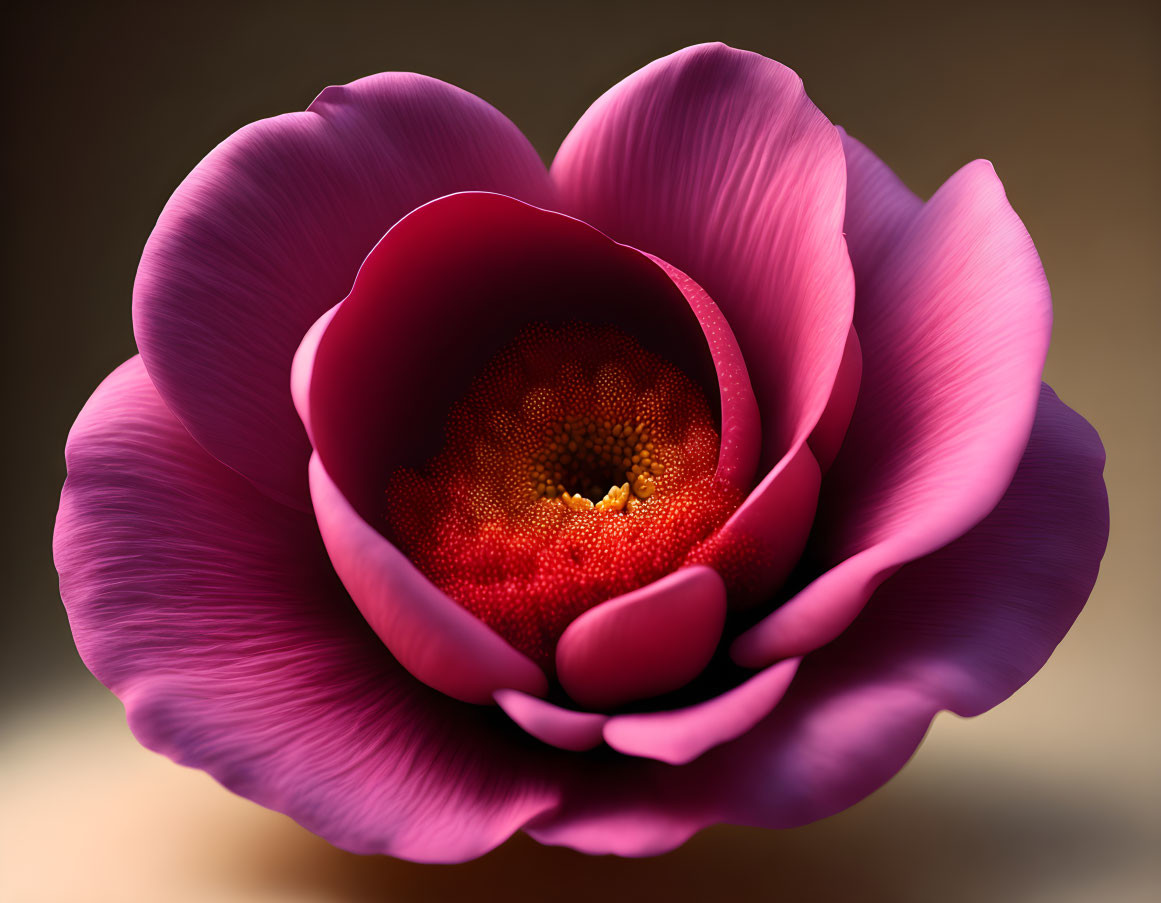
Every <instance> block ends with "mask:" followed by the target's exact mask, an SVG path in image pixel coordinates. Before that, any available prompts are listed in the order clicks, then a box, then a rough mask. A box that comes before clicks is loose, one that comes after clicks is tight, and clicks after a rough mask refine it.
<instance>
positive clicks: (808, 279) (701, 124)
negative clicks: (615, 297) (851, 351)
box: [551, 44, 854, 470]
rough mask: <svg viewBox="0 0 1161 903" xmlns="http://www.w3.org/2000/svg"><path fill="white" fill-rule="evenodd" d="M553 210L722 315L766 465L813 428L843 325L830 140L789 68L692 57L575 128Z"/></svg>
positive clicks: (748, 56)
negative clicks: (754, 409)
mask: <svg viewBox="0 0 1161 903" xmlns="http://www.w3.org/2000/svg"><path fill="white" fill-rule="evenodd" d="M551 173H552V178H553V181H554V182H555V183H556V184H557V186H558V187H559V190H560V196H561V200H562V203H563V205H564V207H563V209H564V210H566V211H567V212H570V213H574V214H575V215H577V216H579V217H580V218H581V219H584V220H585V221H586V222H590V223H592V224H593V225H595V226H597V227H598V228H600V229H602V230H603V231H605V232H607V233H608V234H609V235H611V236H612V237H613V238H615V239H616V240H618V241H623V242H626V243H627V244H630V245H632V246H634V247H636V248H640V249H642V250H643V251H646V252H648V253H650V254H656V255H657V256H658V257H661V258H662V259H664V260H666V261H668V262H669V263H671V264H673V265H674V266H675V267H678V268H679V269H680V270H682V271H683V272H685V273H688V274H689V276H690V277H691V278H692V279H694V280H695V281H696V282H697V283H698V284H699V285H701V286H702V287H703V288H704V289H705V290H706V291H707V292H709V294H710V296H711V297H712V298H713V299H714V301H715V302H716V303H717V305H718V306H719V307H720V308H721V310H722V312H723V313H724V314H725V316H726V319H727V320H728V321H729V323H730V326H731V327H732V329H733V331H734V334H735V335H736V336H737V338H738V343H739V344H740V345H741V348H742V352H743V354H744V357H745V360H746V364H747V367H748V368H749V371H750V374H749V375H750V380H751V382H752V384H753V387H754V393H755V395H756V397H757V400H758V405H759V409H760V410H761V414H762V430H763V442H762V460H761V468H762V469H763V470H768V469H770V468H771V467H773V466H774V465H775V463H776V462H777V461H779V460H780V459H781V458H782V457H783V456H784V455H786V454H787V453H789V452H791V451H792V450H793V449H794V448H795V447H796V446H797V445H798V444H799V443H801V442H804V441H805V440H806V438H807V436H808V435H809V434H810V432H811V430H813V429H814V427H815V424H816V423H817V422H818V420H819V417H820V416H821V415H822V412H823V409H824V407H825V406H826V403H827V400H828V398H829V397H830V394H831V387H832V386H833V385H834V382H835V376H836V374H837V373H838V369H839V363H840V361H841V359H842V355H843V347H844V345H845V343H846V340H847V334H848V332H849V329H850V325H851V313H852V307H853V303H854V281H853V278H852V275H851V266H850V261H849V259H848V257H847V253H846V246H845V243H844V241H843V235H842V221H843V210H844V206H845V203H844V193H845V187H846V174H845V164H844V160H843V153H842V145H841V142H840V139H839V133H838V131H837V130H836V129H835V127H834V126H832V125H831V124H830V123H829V122H828V121H827V120H826V118H825V117H824V116H823V115H822V114H821V113H820V112H819V111H818V109H817V108H816V107H815V106H814V104H812V103H811V102H810V99H809V98H808V97H807V96H806V94H805V92H804V91H803V89H802V81H801V79H799V78H798V76H797V75H795V74H794V73H793V72H792V71H791V70H789V69H787V68H786V67H785V66H782V65H780V64H778V63H776V62H774V61H772V60H768V59H765V58H764V57H761V56H759V55H757V54H754V53H747V52H744V51H740V50H734V49H732V48H730V47H726V46H725V45H722V44H703V45H699V46H696V47H690V48H687V49H685V50H681V51H678V52H677V53H674V54H672V55H670V56H667V57H665V58H663V59H660V60H657V61H656V62H654V63H651V64H649V65H648V66H646V67H645V68H644V69H642V70H640V71H639V72H637V73H635V74H633V75H631V76H629V78H627V79H625V80H624V81H622V82H621V83H620V84H618V85H616V86H615V87H613V88H612V89H610V90H609V91H608V92H607V93H606V94H605V95H604V96H603V97H601V98H600V99H599V100H597V102H596V103H594V104H593V105H592V107H590V109H589V110H588V111H587V112H586V113H585V114H584V116H582V117H581V119H580V121H579V122H578V123H577V125H576V126H575V127H574V128H573V130H572V132H571V133H570V134H569V135H568V137H567V138H566V139H565V141H564V143H563V144H562V145H561V148H560V151H559V152H558V153H557V155H556V159H555V160H554V161H553V164H552V169H551Z"/></svg>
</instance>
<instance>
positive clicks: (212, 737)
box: [54, 358, 559, 861]
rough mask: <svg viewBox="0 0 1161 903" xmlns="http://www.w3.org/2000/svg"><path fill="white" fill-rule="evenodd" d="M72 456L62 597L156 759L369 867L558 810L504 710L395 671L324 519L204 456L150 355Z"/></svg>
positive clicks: (104, 395)
mask: <svg viewBox="0 0 1161 903" xmlns="http://www.w3.org/2000/svg"><path fill="white" fill-rule="evenodd" d="M66 459H67V463H68V479H67V480H66V482H65V487H64V491H63V493H62V495H61V508H60V512H59V514H58V517H57V525H56V533H55V536H54V555H55V558H56V563H57V568H58V569H59V571H60V575H61V595H62V597H63V599H64V603H65V607H66V609H67V610H68V615H69V621H70V624H71V626H72V629H73V634H74V637H75V639H76V643H77V648H78V649H79V650H80V653H81V656H82V657H83V659H84V661H85V663H86V665H88V667H89V668H90V669H91V670H92V671H93V673H94V674H95V675H96V676H97V677H98V678H99V679H100V680H101V681H102V682H103V683H105V684H106V685H107V686H108V687H109V688H110V689H111V690H113V692H115V693H116V694H117V695H118V696H119V697H120V698H121V699H122V701H123V702H124V703H125V707H126V712H127V714H128V718H129V723H130V726H131V728H132V729H133V732H134V733H135V734H136V735H137V737H138V739H139V740H140V741H141V742H142V743H143V744H145V745H146V746H148V747H149V748H151V749H154V750H156V751H158V752H161V753H163V754H165V755H167V756H169V757H170V758H172V759H174V760H175V761H177V762H180V763H182V764H184V765H189V766H191V767H195V768H201V769H204V770H206V771H208V772H209V773H210V774H211V775H212V776H213V777H215V778H216V779H217V780H218V781H220V782H221V783H222V784H224V785H225V786H226V787H228V788H229V789H231V790H233V791H234V792H236V793H239V794H241V795H243V796H246V797H248V798H250V799H252V800H254V801H256V802H258V803H260V804H262V805H264V806H268V807H270V808H273V809H276V810H278V811H281V812H284V813H286V814H287V815H289V816H291V817H292V818H294V819H295V820H296V821H298V822H299V823H301V824H302V825H304V826H305V827H306V828H308V829H309V830H311V831H314V832H315V833H317V834H319V835H321V836H323V837H324V838H326V839H327V840H329V841H330V842H331V843H334V844H336V845H337V846H340V847H343V848H345V849H349V850H353V851H356V852H359V853H388V854H391V855H395V856H403V857H407V858H411V859H419V860H427V861H458V860H462V859H468V858H471V857H474V856H478V855H481V854H482V853H484V852H487V851H488V850H489V849H491V848H492V847H494V846H496V845H497V844H499V843H501V842H502V841H503V840H504V839H505V838H507V837H508V836H509V835H510V834H511V833H512V832H513V831H515V830H517V829H519V828H520V827H521V826H522V825H523V824H524V823H525V821H527V820H528V819H529V818H531V817H533V816H535V815H536V814H538V813H542V812H544V811H547V810H549V809H551V808H552V807H553V806H554V805H555V804H556V803H557V802H558V800H559V790H558V789H557V787H556V784H555V780H554V779H553V778H552V777H550V775H549V773H548V772H547V771H546V770H545V768H544V767H543V766H544V762H543V760H542V759H537V758H536V757H534V756H532V755H531V754H530V753H529V751H528V750H526V749H524V748H523V747H521V746H520V745H519V744H511V743H509V742H506V741H505V740H504V738H503V736H502V735H501V733H498V732H497V731H496V724H495V721H494V717H495V716H494V715H493V714H492V713H491V712H489V711H485V710H480V709H475V708H473V707H469V706H464V705H463V704H462V703H457V702H455V701H453V700H450V699H448V698H447V697H445V696H442V695H441V694H438V693H435V692H434V691H432V690H430V689H428V688H427V687H425V686H423V685H422V684H421V683H419V682H418V681H416V680H415V679H414V678H412V677H411V676H410V675H409V674H407V672H406V671H404V670H403V668H401V667H400V666H399V664H398V663H397V662H395V661H394V660H393V659H392V658H391V656H390V655H388V654H387V652H386V650H385V649H384V648H383V645H382V643H381V642H380V641H379V640H378V638H377V637H375V635H374V634H373V633H371V631H370V630H369V629H368V628H367V625H366V624H365V622H364V621H363V619H362V618H361V617H360V616H359V613H358V611H357V610H356V609H355V607H354V606H353V605H352V604H351V602H350V600H349V599H348V598H347V597H346V594H345V593H344V592H343V589H342V587H341V586H340V585H339V583H338V581H337V580H336V579H335V577H334V573H333V572H332V571H331V569H330V567H329V564H328V562H327V561H326V555H325V553H324V551H323V548H322V543H321V541H320V540H319V537H318V532H317V528H316V526H315V524H314V521H313V518H311V517H310V516H309V515H305V514H303V513H301V512H297V511H294V510H291V509H289V508H287V507H284V506H282V505H280V504H278V503H277V502H274V501H272V500H271V499H270V498H269V497H267V496H265V495H263V494H262V493H260V492H258V491H256V490H255V488H254V487H253V486H252V485H251V484H250V483H248V482H247V481H246V480H244V479H243V478H242V477H240V476H239V475H238V474H236V473H234V472H233V471H231V470H229V469H228V468H226V467H224V466H222V465H221V464H220V463H219V462H218V461H216V460H214V459H213V458H211V457H210V456H209V455H208V454H206V453H205V451H203V450H202V448H201V447H200V446H199V445H198V444H197V443H196V442H195V441H194V440H193V439H192V438H191V437H190V435H189V434H188V433H187V432H186V431H185V429H184V428H183V427H182V426H181V424H179V423H178V422H177V420H176V419H175V418H174V417H173V415H172V414H171V413H170V412H169V410H168V409H167V407H166V405H165V404H164V402H163V401H162V400H161V398H160V397H159V396H158V394H157V392H156V390H155V389H154V387H153V385H152V383H151V382H150V381H149V378H148V376H147V375H146V373H145V368H144V366H143V365H142V362H141V360H140V358H134V359H132V360H130V361H129V362H128V363H126V364H125V365H123V366H122V367H120V368H119V369H118V370H116V371H115V372H114V373H113V374H112V375H111V376H109V378H108V379H106V380H105V382H104V383H103V384H102V385H101V387H100V388H99V389H98V390H97V391H96V393H94V395H93V397H92V398H91V399H90V400H89V402H88V404H87V405H86V406H85V408H84V410H83V411H82V412H81V414H80V416H79V417H78V419H77V422H76V424H75V426H74V427H73V430H72V432H71V433H70V435H69V443H68V448H67V451H66Z"/></svg>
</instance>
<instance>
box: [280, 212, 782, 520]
mask: <svg viewBox="0 0 1161 903" xmlns="http://www.w3.org/2000/svg"><path fill="white" fill-rule="evenodd" d="M325 317H326V318H327V322H320V323H318V324H316V326H315V327H313V328H312V329H311V330H310V331H309V333H308V335H307V338H306V339H305V340H304V342H303V346H302V348H301V350H300V353H299V354H298V355H297V357H296V359H295V364H294V368H293V383H294V387H295V388H294V393H295V402H296V404H297V405H298V408H299V411H300V413H301V414H302V416H303V420H304V422H306V423H309V424H310V432H311V437H312V440H313V442H314V444H315V448H316V449H317V451H318V454H319V456H320V457H321V459H322V462H323V464H324V465H325V467H326V471H327V473H328V474H329V475H330V477H331V479H333V480H334V482H335V485H337V486H338V487H339V488H340V489H341V490H342V492H343V494H344V495H345V496H346V498H347V499H348V500H349V501H350V502H351V504H352V505H353V506H354V507H355V509H356V510H357V511H358V512H359V513H360V514H362V515H363V517H364V518H365V519H366V520H367V522H368V523H371V524H382V523H384V512H385V509H386V495H385V493H384V489H385V485H386V478H387V476H388V475H389V474H390V473H391V472H392V469H393V468H395V467H398V466H406V467H416V466H420V465H422V464H423V463H424V462H425V461H426V460H427V459H428V458H429V457H430V456H431V455H433V454H435V452H437V451H438V450H439V447H440V446H441V445H442V441H443V433H442V431H443V427H444V421H445V419H446V417H447V412H448V410H449V408H451V406H452V405H453V404H454V403H455V402H457V401H458V400H459V399H460V398H461V397H462V396H463V394H464V393H465V392H466V391H467V388H468V386H469V384H470V383H471V380H472V379H473V378H475V377H476V376H477V375H478V374H479V372H480V371H481V369H483V367H484V366H485V365H486V364H487V362H488V361H489V360H490V359H491V358H492V356H493V355H494V354H495V352H496V351H497V350H498V349H499V348H500V347H501V346H503V345H504V344H506V343H507V342H508V341H510V340H511V338H512V337H513V336H514V335H515V334H516V333H517V332H518V331H519V330H520V329H521V328H523V327H524V326H526V325H527V324H529V323H534V322H547V323H562V322H569V321H577V320H581V321H585V322H589V323H596V324H603V325H612V326H616V327H618V328H620V329H622V330H624V331H625V332H627V333H628V334H630V335H633V336H635V337H637V338H638V339H639V340H640V341H641V343H642V345H643V346H644V347H646V348H648V349H650V350H652V351H654V352H655V353H657V354H659V355H660V356H661V357H663V358H666V359H667V360H670V361H672V362H673V363H674V364H676V365H677V366H678V367H680V368H681V369H683V370H684V371H685V372H686V374H687V375H688V376H689V377H690V378H691V379H693V380H694V381H695V382H696V383H697V384H699V385H700V386H701V388H702V389H703V390H704V391H705V392H706V395H707V399H708V400H711V402H712V400H713V399H714V398H715V396H716V397H717V398H719V400H720V403H721V414H722V419H723V423H724V424H725V426H726V431H727V432H726V435H727V438H728V440H729V443H730V445H729V447H728V448H727V450H726V454H725V455H724V456H723V459H722V466H723V467H724V468H725V469H726V474H725V475H726V476H728V478H729V479H731V480H732V481H734V482H735V484H736V485H746V484H748V482H749V481H750V480H751V479H752V476H753V468H754V466H755V463H756V459H757V443H758V441H759V436H758V432H759V428H758V424H757V416H758V414H757V406H756V404H755V402H754V398H753V393H752V391H751V390H750V388H749V382H748V379H747V376H746V367H745V364H744V362H743V361H742V359H741V354H740V352H739V350H738V346H737V342H736V341H735V340H734V337H733V334H732V333H731V332H730V329H729V326H728V325H727V324H726V322H725V320H724V318H723V317H722V315H721V313H720V312H719V311H718V309H717V307H716V306H715V305H714V303H713V301H712V300H711V299H710V298H709V297H708V296H706V294H705V292H703V291H702V290H701V289H700V288H699V287H698V286H697V285H696V284H695V283H694V282H692V280H690V279H689V278H688V277H686V276H685V275H684V274H682V273H680V272H679V271H677V270H675V269H674V268H673V267H670V266H668V265H667V264H665V263H664V262H662V261H658V260H656V259H652V258H650V257H648V256H647V255H645V254H642V253H641V252H640V251H637V250H636V249H634V248H630V247H627V246H625V245H620V244H618V243H616V242H615V241H612V240H611V239H610V238H609V237H608V236H606V235H604V234H602V233H601V232H599V231H597V230H596V229H594V228H593V227H592V226H589V225H588V224H586V223H582V222H580V221H579V220H577V219H574V218H573V217H571V216H566V215H564V214H561V213H555V212H552V211H549V210H543V209H540V208H537V207H533V206H531V205H530V204H525V203H523V202H521V201H518V200H514V199H513V198H510V197H505V196H503V195H498V194H490V193H487V192H464V193H461V194H454V195H449V196H447V197H444V198H440V199H438V200H435V201H432V202H431V203H429V204H425V205H424V206H423V207H420V208H419V209H417V210H414V211H412V212H411V213H410V214H409V215H408V216H406V217H404V218H403V219H402V220H400V221H399V222H398V223H397V224H396V225H395V226H394V227H393V228H392V229H391V230H390V231H389V232H388V233H387V234H386V235H384V236H383V239H382V240H381V241H380V242H379V243H378V244H377V245H376V246H375V249H374V250H373V251H372V252H371V253H370V254H369V255H368V256H367V259H366V260H365V261H364V262H363V266H362V267H361V268H360V270H359V275H358V278H357V279H356V280H355V284H354V287H353V288H352V290H351V293H350V295H348V296H347V298H346V299H345V300H344V301H343V302H342V304H341V305H339V307H338V309H337V310H334V311H332V312H329V313H328V314H326V315H325ZM416 337H420V339H421V340H420V339H417V338H416Z"/></svg>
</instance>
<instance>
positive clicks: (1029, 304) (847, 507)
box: [733, 161, 1052, 667]
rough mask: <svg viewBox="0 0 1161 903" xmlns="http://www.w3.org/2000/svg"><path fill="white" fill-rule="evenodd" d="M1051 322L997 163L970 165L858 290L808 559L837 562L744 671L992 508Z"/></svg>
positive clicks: (745, 651)
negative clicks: (839, 427)
mask: <svg viewBox="0 0 1161 903" xmlns="http://www.w3.org/2000/svg"><path fill="white" fill-rule="evenodd" d="M858 176H859V171H858V170H857V169H852V174H851V177H852V182H851V194H852V197H858V193H859V191H860V188H861V183H860V182H859V181H858ZM875 184H878V183H875ZM852 244H853V245H854V244H857V239H855V237H854V236H852ZM1051 325H1052V307H1051V299H1050V296H1049V292H1048V283H1047V281H1046V280H1045V278H1044V271H1043V269H1042V268H1041V266H1040V260H1039V258H1038V257H1037V255H1036V249H1035V247H1034V246H1033V244H1032V240H1031V239H1030V238H1029V237H1028V233H1027V231H1026V230H1025V229H1024V226H1023V224H1022V223H1021V222H1020V220H1019V218H1018V217H1017V216H1016V214H1015V213H1014V212H1013V211H1012V208H1011V206H1009V204H1008V201H1007V198H1006V197H1005V195H1004V189H1003V186H1002V185H1001V184H1000V181H999V179H998V178H996V174H995V171H994V170H993V169H992V167H991V165H990V164H988V163H987V162H985V161H977V162H975V163H972V164H969V165H968V166H966V167H964V168H963V169H962V170H960V171H959V172H958V173H956V174H955V175H954V176H952V178H951V179H949V180H948V182H947V183H946V184H945V185H944V186H943V187H942V188H940V190H939V191H938V192H936V194H935V195H934V197H932V199H931V200H930V201H929V202H928V203H927V204H926V205H924V206H923V207H922V208H921V209H920V210H919V211H918V213H917V214H916V215H915V217H914V218H913V220H912V221H911V222H910V224H909V225H908V226H907V228H906V229H905V230H903V231H902V233H901V234H900V237H899V239H898V241H897V242H896V243H895V244H894V245H892V246H891V248H890V249H889V252H888V254H887V256H886V258H885V259H884V260H883V261H882V262H881V263H879V265H878V267H877V268H876V269H875V270H874V271H873V272H872V273H871V275H870V276H869V277H868V278H867V280H866V281H865V282H862V281H861V282H860V285H859V304H858V308H857V309H856V312H855V327H856V329H857V330H858V334H859V341H860V343H861V345H862V351H863V379H862V387H861V388H860V390H859V397H858V403H857V406H856V408H855V413H854V417H853V419H852V421H851V426H850V429H849V431H848V433H847V436H846V439H845V441H844V442H843V446H842V451H841V452H840V453H839V456H838V458H837V459H836V461H835V464H834V466H833V467H832V468H831V470H830V472H829V473H828V474H827V480H826V483H825V486H824V492H823V496H822V500H821V501H820V505H819V512H818V517H817V525H816V528H815V532H814V534H813V538H812V549H811V551H812V554H813V556H814V557H816V558H819V559H821V560H822V561H823V562H824V564H833V565H835V566H834V567H833V568H832V569H831V570H830V571H828V572H827V573H825V574H824V575H823V576H822V577H820V578H819V579H818V580H816V581H814V583H812V584H811V585H809V586H808V587H807V588H806V589H805V590H803V591H802V592H801V593H800V594H799V595H797V596H796V597H794V598H793V599H791V600H790V601H789V602H787V603H786V604H784V605H783V606H781V607H780V608H779V609H777V610H776V611H775V612H774V613H773V614H771V615H770V616H769V617H768V618H766V619H765V620H764V621H762V622H760V623H759V624H758V625H756V626H755V627H754V628H752V629H751V630H750V631H748V632H747V633H746V634H744V635H743V636H742V637H740V638H739V639H738V641H737V642H736V643H735V645H734V648H733V652H734V655H735V658H736V660H737V661H738V662H739V663H740V664H744V665H746V666H748V667H760V666H761V665H763V664H768V663H769V662H772V661H776V660H777V659H779V658H784V657H787V656H794V655H800V654H802V653H804V652H807V651H810V650H811V649H815V648H817V647H818V646H821V645H822V644H823V643H826V642H829V641H830V640H832V639H834V637H836V636H837V635H838V634H839V633H840V632H841V631H842V630H843V628H845V627H846V626H847V625H848V624H849V623H850V622H851V621H852V620H853V618H854V617H855V616H856V615H857V614H858V612H859V610H860V609H861V608H862V607H863V605H864V604H865V603H866V600H867V599H868V598H869V596H870V594H871V593H872V592H873V591H874V589H875V587H877V586H878V585H879V583H881V582H882V581H883V580H884V579H885V578H886V577H887V576H889V575H890V574H891V573H893V572H894V570H895V569H896V568H898V567H899V566H900V565H901V564H903V563H905V562H907V561H912V560H914V559H916V558H918V557H921V556H923V555H925V554H927V553H929V552H931V551H933V550H935V549H937V548H939V547H940V546H943V545H945V544H947V543H948V542H950V541H951V540H953V539H955V538H957V537H959V536H961V535H963V533H964V532H966V531H967V530H968V529H970V528H971V527H972V526H973V525H975V524H976V523H978V522H979V521H980V520H981V519H982V518H983V517H984V516H985V515H986V514H987V513H988V512H989V511H990V510H991V509H992V508H993V507H995V504H996V502H997V501H999V499H1000V498H1001V496H1002V495H1003V494H1004V491H1005V489H1007V487H1008V484H1009V483H1010V482H1011V479H1012V474H1013V473H1014V472H1015V469H1016V466H1017V464H1018V463H1019V461H1020V456H1021V454H1022V453H1023V451H1024V447H1025V445H1026V444H1027V442H1028V435H1029V432H1030V430H1031V428H1032V420H1033V417H1034V416H1035V413H1036V404H1037V398H1038V396H1039V391H1040V373H1041V370H1042V369H1043V367H1044V358H1045V355H1046V353H1047V350H1048V338H1049V333H1050V331H1051Z"/></svg>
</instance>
